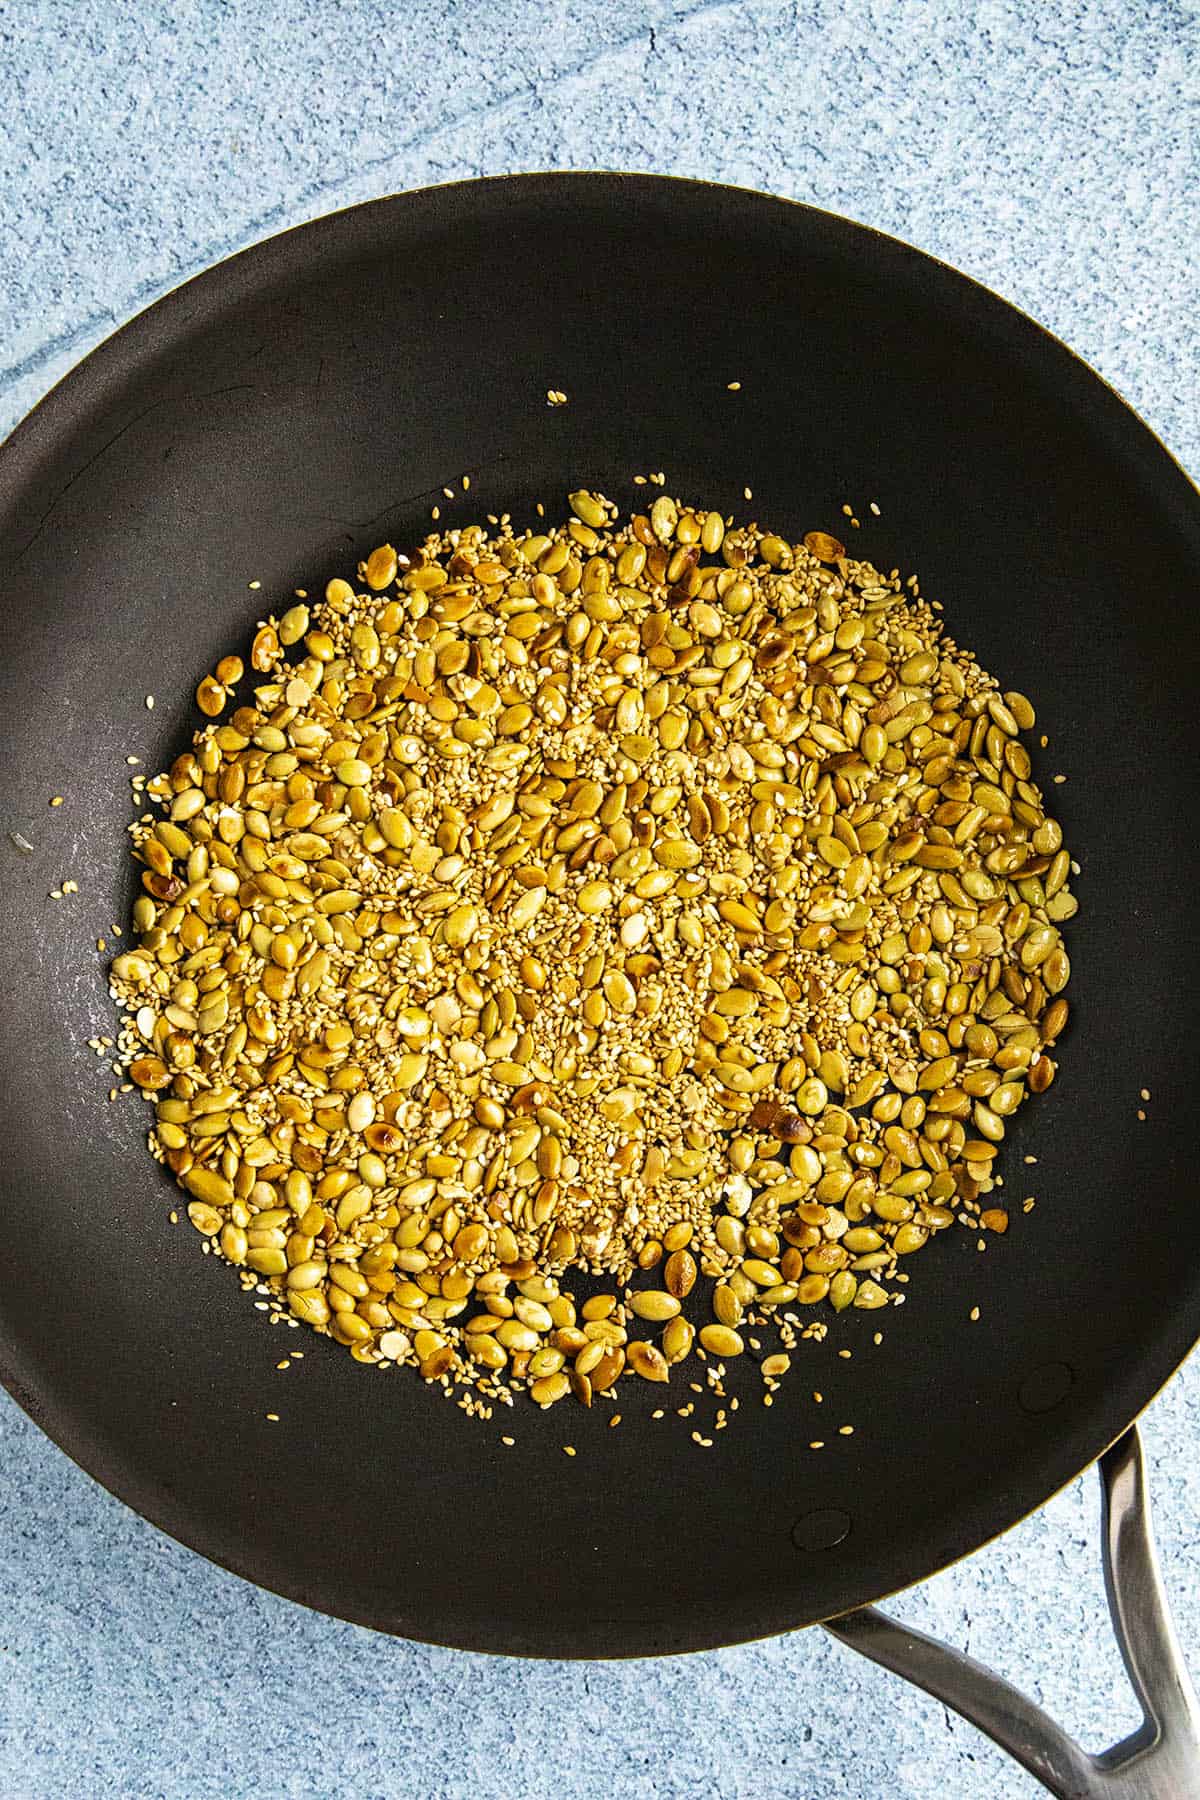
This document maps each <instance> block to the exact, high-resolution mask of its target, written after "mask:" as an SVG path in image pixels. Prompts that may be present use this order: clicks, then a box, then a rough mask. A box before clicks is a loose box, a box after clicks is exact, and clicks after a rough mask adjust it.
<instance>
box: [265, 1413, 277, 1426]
mask: <svg viewBox="0 0 1200 1800" xmlns="http://www.w3.org/2000/svg"><path fill="white" fill-rule="evenodd" d="M266 1417H267V1418H268V1419H270V1421H271V1423H272V1425H278V1423H279V1414H278V1413H267V1414H266Z"/></svg>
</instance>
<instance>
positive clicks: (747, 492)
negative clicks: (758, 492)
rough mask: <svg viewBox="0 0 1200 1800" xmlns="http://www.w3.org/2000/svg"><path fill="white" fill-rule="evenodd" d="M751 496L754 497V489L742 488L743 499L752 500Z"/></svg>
mask: <svg viewBox="0 0 1200 1800" xmlns="http://www.w3.org/2000/svg"><path fill="white" fill-rule="evenodd" d="M753 498H754V491H753V489H752V488H743V489H742V499H743V500H753Z"/></svg>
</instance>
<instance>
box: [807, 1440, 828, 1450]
mask: <svg viewBox="0 0 1200 1800" xmlns="http://www.w3.org/2000/svg"><path fill="white" fill-rule="evenodd" d="M808 1447H809V1449H810V1450H823V1449H824V1448H825V1439H824V1438H814V1439H813V1441H812V1443H811V1444H810V1445H809V1446H808Z"/></svg>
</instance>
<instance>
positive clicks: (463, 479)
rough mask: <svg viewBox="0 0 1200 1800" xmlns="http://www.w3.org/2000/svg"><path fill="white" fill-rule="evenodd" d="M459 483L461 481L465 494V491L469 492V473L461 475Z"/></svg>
mask: <svg viewBox="0 0 1200 1800" xmlns="http://www.w3.org/2000/svg"><path fill="white" fill-rule="evenodd" d="M459 483H460V485H461V487H462V491H463V493H464V494H465V493H466V492H467V489H468V488H469V487H470V485H471V477H470V476H469V475H460V476H459Z"/></svg>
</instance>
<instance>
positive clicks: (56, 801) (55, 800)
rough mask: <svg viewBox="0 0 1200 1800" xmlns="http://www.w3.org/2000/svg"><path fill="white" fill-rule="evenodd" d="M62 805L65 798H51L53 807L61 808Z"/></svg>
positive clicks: (59, 796) (53, 796)
mask: <svg viewBox="0 0 1200 1800" xmlns="http://www.w3.org/2000/svg"><path fill="white" fill-rule="evenodd" d="M62 803H63V797H62V795H61V794H54V795H52V796H51V800H50V804H51V806H61V805H62Z"/></svg>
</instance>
